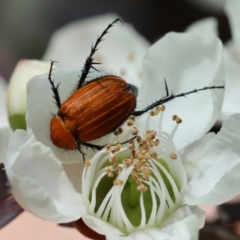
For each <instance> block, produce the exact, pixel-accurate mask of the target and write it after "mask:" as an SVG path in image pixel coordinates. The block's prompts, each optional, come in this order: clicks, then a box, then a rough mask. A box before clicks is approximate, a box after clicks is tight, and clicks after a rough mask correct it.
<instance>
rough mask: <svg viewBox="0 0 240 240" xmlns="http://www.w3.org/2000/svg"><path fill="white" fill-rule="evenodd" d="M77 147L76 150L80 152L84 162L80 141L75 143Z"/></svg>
mask: <svg viewBox="0 0 240 240" xmlns="http://www.w3.org/2000/svg"><path fill="white" fill-rule="evenodd" d="M77 149H78V151H79V152H80V153H81V154H82V157H83V161H84V162H85V160H86V158H85V155H86V153H84V152H83V151H82V147H81V143H80V142H78V143H77Z"/></svg>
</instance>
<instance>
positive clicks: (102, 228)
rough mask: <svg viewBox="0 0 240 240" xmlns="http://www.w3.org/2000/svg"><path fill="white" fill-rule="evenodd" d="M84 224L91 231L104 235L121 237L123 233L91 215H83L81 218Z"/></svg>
mask: <svg viewBox="0 0 240 240" xmlns="http://www.w3.org/2000/svg"><path fill="white" fill-rule="evenodd" d="M82 220H83V221H84V223H85V224H86V225H87V226H88V227H90V228H91V229H92V230H93V231H95V232H97V233H99V234H102V235H105V234H113V235H115V236H118V235H122V234H123V233H122V232H121V231H120V230H119V229H118V228H116V227H114V226H113V225H111V224H110V223H107V222H105V221H103V220H101V219H99V218H96V217H94V216H91V215H84V216H83V217H82Z"/></svg>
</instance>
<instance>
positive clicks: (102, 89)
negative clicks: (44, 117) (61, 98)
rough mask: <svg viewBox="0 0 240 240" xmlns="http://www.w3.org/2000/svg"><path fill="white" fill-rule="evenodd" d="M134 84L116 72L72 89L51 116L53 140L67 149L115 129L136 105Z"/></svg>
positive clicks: (74, 147)
mask: <svg viewBox="0 0 240 240" xmlns="http://www.w3.org/2000/svg"><path fill="white" fill-rule="evenodd" d="M134 89H135V87H134V86H132V85H130V84H127V83H126V82H125V81H124V80H123V79H121V78H120V77H117V76H105V77H101V78H97V79H94V80H93V81H91V82H88V83H86V84H85V85H84V86H83V87H81V88H80V89H78V90H77V91H76V92H74V93H73V94H72V95H71V96H70V97H69V98H68V99H67V100H66V101H65V102H63V103H62V104H61V106H60V108H59V111H58V113H57V115H54V116H53V117H52V120H51V123H50V134H51V140H52V142H53V143H54V144H55V145H56V146H58V147H60V148H65V149H69V150H73V149H76V148H77V143H78V142H81V143H86V142H89V141H92V140H95V139H98V138H100V137H102V136H105V135H106V134H108V133H111V132H112V131H114V130H115V129H116V128H117V127H118V126H119V125H121V124H122V123H123V122H124V121H125V120H126V119H127V118H128V117H129V115H130V114H131V113H132V111H133V110H134V109H135V107H136V95H135V93H134Z"/></svg>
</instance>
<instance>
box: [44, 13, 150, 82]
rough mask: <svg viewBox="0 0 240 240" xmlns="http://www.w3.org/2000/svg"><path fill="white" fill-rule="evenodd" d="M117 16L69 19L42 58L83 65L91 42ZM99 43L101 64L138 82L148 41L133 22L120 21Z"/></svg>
mask: <svg viewBox="0 0 240 240" xmlns="http://www.w3.org/2000/svg"><path fill="white" fill-rule="evenodd" d="M117 17H118V16H116V15H114V14H106V15H102V16H97V17H92V18H88V19H85V20H80V21H75V22H73V23H70V24H68V25H66V26H64V27H62V28H61V29H59V30H58V31H56V32H55V33H54V34H53V36H52V38H51V40H50V44H49V46H48V48H47V51H46V53H45V54H44V57H43V59H45V60H49V59H54V60H56V61H58V62H59V64H60V66H67V65H68V66H82V65H83V63H84V62H85V60H86V58H87V56H88V55H89V53H90V50H91V46H92V44H94V43H95V41H96V40H97V37H98V36H99V35H100V34H101V33H102V32H103V30H104V29H106V27H107V26H108V25H109V24H110V23H112V22H113V21H114V20H115V19H116V18H117ZM104 39H105V40H104V41H103V42H101V43H100V45H99V46H100V47H99V50H98V51H97V52H96V54H95V55H94V57H95V58H96V60H95V61H96V62H101V63H102V64H101V68H102V69H103V70H105V71H106V72H107V73H109V74H116V75H118V76H121V77H123V78H125V79H126V80H127V81H128V82H131V83H134V84H135V85H136V86H138V84H139V78H140V75H141V72H142V67H141V59H142V56H143V54H144V53H145V51H146V49H147V48H148V47H149V43H148V42H147V40H146V39H144V38H143V37H142V36H141V35H140V34H138V33H137V32H136V31H135V30H134V29H133V27H132V26H131V25H129V24H126V23H124V25H122V24H121V23H120V22H118V23H116V24H115V26H114V27H112V28H111V29H110V31H109V33H108V34H107V35H106V36H105V37H104Z"/></svg>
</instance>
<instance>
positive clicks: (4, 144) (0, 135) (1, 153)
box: [0, 127, 12, 163]
mask: <svg viewBox="0 0 240 240" xmlns="http://www.w3.org/2000/svg"><path fill="white" fill-rule="evenodd" d="M11 135H12V130H11V129H10V128H9V127H3V128H0V163H1V162H3V163H4V161H5V160H6V156H7V148H8V140H9V138H10V136H11Z"/></svg>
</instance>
